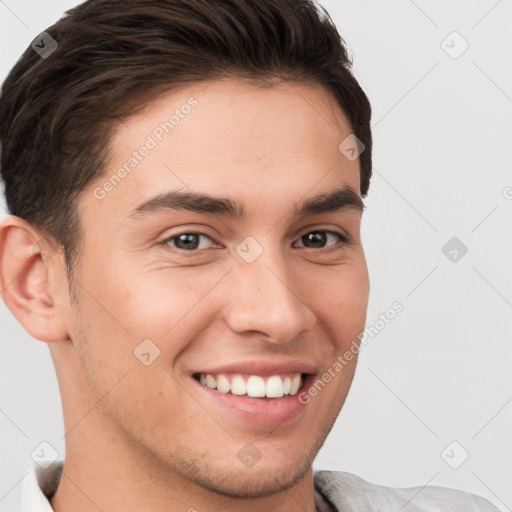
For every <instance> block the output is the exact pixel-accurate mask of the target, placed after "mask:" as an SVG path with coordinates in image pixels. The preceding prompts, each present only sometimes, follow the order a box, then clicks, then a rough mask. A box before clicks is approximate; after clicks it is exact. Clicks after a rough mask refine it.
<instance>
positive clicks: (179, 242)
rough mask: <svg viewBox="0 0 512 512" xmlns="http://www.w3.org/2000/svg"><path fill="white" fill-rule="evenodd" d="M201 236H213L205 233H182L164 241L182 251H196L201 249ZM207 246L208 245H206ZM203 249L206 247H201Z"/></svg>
mask: <svg viewBox="0 0 512 512" xmlns="http://www.w3.org/2000/svg"><path fill="white" fill-rule="evenodd" d="M201 238H207V239H208V240H211V238H210V237H209V236H207V235H205V234H203V233H194V232H190V233H180V234H178V235H173V236H171V237H169V238H167V239H166V240H164V243H165V244H167V245H171V246H172V247H174V248H176V249H179V250H181V251H187V252H191V251H196V250H199V249H200V247H199V246H200V244H201ZM206 248H207V247H206ZM201 249H205V247H201Z"/></svg>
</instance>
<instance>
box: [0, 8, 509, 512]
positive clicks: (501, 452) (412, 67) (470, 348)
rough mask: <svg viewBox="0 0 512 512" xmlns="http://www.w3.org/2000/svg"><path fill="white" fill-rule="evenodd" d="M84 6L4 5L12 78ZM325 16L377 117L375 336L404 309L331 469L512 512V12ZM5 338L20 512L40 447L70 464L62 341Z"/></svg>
mask: <svg viewBox="0 0 512 512" xmlns="http://www.w3.org/2000/svg"><path fill="white" fill-rule="evenodd" d="M77 3H78V2H76V1H72V0H68V1H65V0H59V1H57V0H51V1H50V0H48V1H46V2H38V1H34V0H32V1H27V0H16V1H15V0H6V1H1V0H0V78H1V80H3V78H4V77H5V75H6V73H7V72H8V70H9V69H10V68H11V67H12V65H13V64H14V63H15V61H16V59H17V57H18V56H19V55H21V53H22V51H23V50H24V49H25V48H26V47H27V46H28V45H29V44H30V42H31V41H32V40H33V39H34V38H35V36H36V35H38V34H39V33H40V32H42V31H43V30H44V29H45V28H47V27H48V26H49V25H51V24H52V23H54V22H55V21H56V20H57V19H58V18H59V17H60V15H61V14H62V13H63V12H64V11H65V10H66V9H68V8H70V7H72V6H74V5H76V4H77ZM323 4H324V5H325V6H326V7H327V8H328V9H329V11H330V13H331V15H332V17H333V19H334V21H335V22H336V24H337V26H338V29H339V31H340V33H341V34H342V36H343V37H344V38H345V40H346V42H347V44H348V46H349V48H350V50H351V52H352V53H353V55H354V69H355V74H356V76H357V78H358V80H359V81H360V83H361V85H362V87H363V89H365V91H366V92H367V94H368V96H369V98H370V101H371V103H372V106H373V112H374V114H373V126H374V130H373V132H374V139H375V148H374V169H373V172H374V177H373V179H372V184H371V188H370V194H369V197H368V199H367V201H366V204H367V210H366V212H365V214H364V222H363V235H364V242H365V247H366V253H367V258H368V265H369V269H370V279H371V297H370V306H369V311H368V325H372V324H373V323H374V322H375V320H376V319H377V318H378V316H379V314H380V313H384V312H385V311H386V310H387V309H388V308H389V307H390V306H391V304H392V303H393V302H395V301H400V302H401V303H402V304H403V307H404V309H403V311H402V312H401V313H400V314H398V315H397V316H396V318H395V319H394V320H393V321H391V322H390V323H389V324H387V325H386V326H385V328H384V329H382V330H381V331H380V332H379V334H378V335H377V336H376V337H374V338H373V339H370V341H369V343H368V345H367V346H366V347H365V349H364V351H363V352H362V354H361V358H360V363H359V367H358V372H357V375H356V378H355V381H354V384H353V387H352V391H351V393H350V395H349V399H348V401H347V403H346V405H345V407H344V409H343V412H342V414H341V415H340V417H339V419H338V422H337V423H336V425H335V427H334V429H333V431H332V432H331V435H330V437H329V439H328V441H327V442H326V444H325V445H324V447H323V449H322V450H321V452H320V454H319V456H318V458H317V460H316V464H315V468H316V469H320V468H322V469H333V470H345V471H350V472H354V473H357V474H359V475H360V476H362V477H364V478H366V479H368V480H370V481H373V482H375V483H381V484H384V485H392V486H423V485H425V484H427V483H429V484H430V485H442V486H450V487H456V488H460V489H465V490H468V491H472V492H475V493H478V494H480V495H482V496H485V497H487V498H488V499H489V500H491V501H492V502H493V503H495V504H496V505H497V506H498V507H499V508H500V509H501V510H510V509H511V507H512V428H511V427H512V372H511V371H510V364H511V362H512V230H511V227H512V200H510V199H507V197H509V198H512V188H508V189H507V187H512V165H511V162H512V140H511V139H512V65H511V62H512V61H511V55H512V35H511V30H510V29H511V27H512V1H511V0H500V1H496V0H479V1H476V0H471V1H469V0H459V1H454V0H451V1H446V0H437V1H433V0H432V1H427V0H416V1H415V2H413V1H412V0H388V1H386V2H383V1H382V0H330V1H328V0H325V1H324V2H323ZM454 31H456V32H458V34H459V35H457V34H455V35H453V34H452V33H453V32H454ZM462 38H463V39H462ZM443 41H444V43H443ZM464 41H466V42H467V44H469V47H468V48H467V50H466V51H465V52H464V53H462V54H461V55H460V56H458V53H459V52H460V51H461V50H462V49H463V48H464V45H465V43H464ZM447 52H449V53H451V54H452V56H450V55H449V54H448V53H447ZM454 56H457V58H453V57H454ZM56 101H58V99H57V98H56ZM507 191H508V195H507ZM0 208H1V209H2V210H1V212H0V214H3V213H4V206H3V204H2V203H0ZM452 237H457V238H458V239H459V240H460V241H461V242H463V243H464V244H465V246H467V248H468V252H467V254H465V255H464V256H463V257H462V258H461V257H460V252H459V259H458V261H457V262H452V261H450V259H448V257H446V256H445V255H444V254H443V252H442V247H443V246H444V245H445V244H446V243H447V242H448V240H450V239H451V238H452ZM452 254H453V253H452ZM0 326H1V329H0V337H1V357H0V388H1V390H2V393H1V396H0V431H1V435H0V443H1V445H0V512H7V511H11V510H14V509H16V507H17V505H18V501H19V496H20V491H21V483H22V479H23V477H24V474H25V470H26V467H27V466H28V464H29V463H30V462H31V458H30V454H31V452H32V451H33V450H34V449H35V448H36V447H37V446H38V445H39V443H40V442H41V441H48V442H49V443H51V444H52V445H53V446H54V447H55V448H56V449H57V450H58V451H59V453H60V455H61V457H63V456H64V443H63V440H62V437H63V422H62V412H61V407H60V398H59V392H58V387H57V382H56V378H55V373H54V370H53V366H52V362H51V358H50V354H49V350H48V348H47V346H46V345H45V344H44V343H42V342H39V341H36V340H33V339H31V338H30V337H29V336H28V335H27V334H26V333H25V332H24V331H23V329H22V328H21V327H20V326H19V325H18V324H17V322H16V321H15V319H14V318H13V317H12V315H11V314H10V312H9V311H8V310H7V308H6V307H5V306H4V305H3V303H1V304H0ZM453 441H456V442H457V443H458V444H457V445H452V446H451V447H450V448H449V449H448V450H447V455H448V456H445V459H446V460H448V461H449V462H450V463H451V464H452V465H455V464H456V463H457V462H459V461H460V460H462V459H461V457H462V456H463V455H464V453H465V451H467V453H468V454H469V458H468V459H467V460H466V461H465V462H464V463H463V464H462V465H461V466H460V467H459V468H458V469H452V468H451V467H449V465H448V464H447V463H446V462H445V460H443V457H442V456H441V453H442V452H443V451H444V449H445V448H446V447H447V446H448V445H450V443H452V442H453ZM98 457H101V455H100V454H98ZM397 512H398V511H397Z"/></svg>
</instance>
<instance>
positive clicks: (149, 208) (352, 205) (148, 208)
mask: <svg viewBox="0 0 512 512" xmlns="http://www.w3.org/2000/svg"><path fill="white" fill-rule="evenodd" d="M347 209H351V210H356V211H359V212H360V213H362V212H363V210H364V209H365V205H364V203H363V201H362V199H361V197H360V196H359V194H358V193H357V192H356V191H355V190H354V189H353V188H351V187H348V186H344V187H342V188H338V189H335V190H333V191H331V192H326V193H323V194H320V195H317V196H314V197H310V198H308V199H306V200H305V201H303V202H301V203H298V204H296V205H295V208H294V210H293V212H292V213H293V215H294V216H295V217H305V216H308V215H315V214H320V213H326V212H335V211H339V210H347ZM167 210H187V211H191V212H196V213H210V214H220V215H224V216H227V217H231V218H236V219H241V218H243V217H244V214H245V212H244V206H243V205H242V204H241V203H238V202H236V201H233V200H231V199H228V198H225V197H217V196H210V195H207V194H198V193H195V192H179V191H170V192H165V193H162V194H159V195H157V196H154V197H152V198H150V199H148V200H146V201H144V202H143V203H141V204H139V205H138V206H137V207H136V208H135V209H134V210H133V211H132V213H131V214H130V215H129V218H132V219H138V218H141V217H143V216H144V214H146V213H150V212H165V211H167Z"/></svg>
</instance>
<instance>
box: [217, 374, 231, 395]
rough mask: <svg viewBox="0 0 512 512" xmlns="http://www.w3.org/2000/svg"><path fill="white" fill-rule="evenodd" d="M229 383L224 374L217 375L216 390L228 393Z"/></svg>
mask: <svg viewBox="0 0 512 512" xmlns="http://www.w3.org/2000/svg"><path fill="white" fill-rule="evenodd" d="M230 390H231V384H230V382H229V380H228V379H227V377H226V376H225V375H217V391H220V392H221V393H229V391H230Z"/></svg>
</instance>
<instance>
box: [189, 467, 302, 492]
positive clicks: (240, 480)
mask: <svg viewBox="0 0 512 512" xmlns="http://www.w3.org/2000/svg"><path fill="white" fill-rule="evenodd" d="M260 463H261V461H260ZM260 463H258V464H260ZM310 469H311V464H310V463H309V460H308V461H307V462H306V463H302V464H301V465H299V464H295V465H294V466H293V467H292V468H290V467H289V464H288V465H287V467H286V468H283V467H280V468H275V467H265V466H264V465H261V467H259V468H258V467H257V466H254V467H252V468H246V469H244V470H242V471H239V470H237V471H233V469H230V470H229V471H228V472H222V471H219V472H218V473H216V474H212V473H208V474H204V473H203V474H202V475H201V473H198V474H196V475H195V480H196V483H198V484H199V485H200V486H201V487H203V488H207V489H210V490H211V491H213V492H216V493H217V494H221V495H223V496H229V497H231V498H243V499H247V498H252V499H254V498H263V497H265V496H270V495H272V494H276V493H279V492H282V491H285V490H287V489H290V488H291V487H293V486H294V485H296V484H297V482H299V481H300V480H301V479H302V478H303V477H304V476H305V474H306V473H307V472H308V471H309V470H310Z"/></svg>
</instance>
